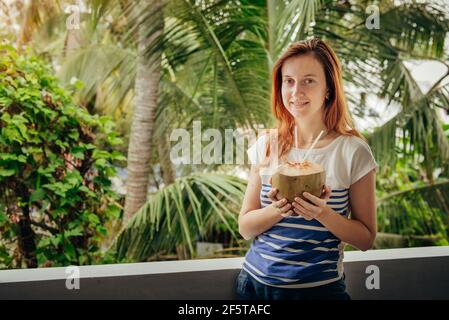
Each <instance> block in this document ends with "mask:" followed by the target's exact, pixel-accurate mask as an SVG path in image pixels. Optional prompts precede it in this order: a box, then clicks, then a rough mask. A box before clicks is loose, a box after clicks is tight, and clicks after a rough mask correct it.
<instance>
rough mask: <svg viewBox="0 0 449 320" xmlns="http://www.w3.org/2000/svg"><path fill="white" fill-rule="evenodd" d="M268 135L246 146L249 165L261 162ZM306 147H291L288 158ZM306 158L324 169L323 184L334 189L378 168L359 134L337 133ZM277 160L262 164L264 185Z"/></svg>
mask: <svg viewBox="0 0 449 320" xmlns="http://www.w3.org/2000/svg"><path fill="white" fill-rule="evenodd" d="M267 137H268V135H263V136H261V137H259V138H258V139H257V141H256V143H254V144H253V145H252V146H251V147H250V148H249V149H248V152H247V153H248V157H249V160H250V162H251V164H256V165H258V164H261V162H262V161H263V160H264V159H265V154H266V153H265V152H266V141H267ZM306 153H307V149H297V148H294V147H292V149H291V150H290V152H289V153H288V154H287V159H288V160H289V161H298V159H300V160H301V159H303V157H304V156H305V155H306ZM308 161H310V162H313V163H318V164H320V165H321V166H323V168H324V170H325V171H326V185H329V186H331V187H332V188H333V189H349V187H350V186H351V185H352V184H354V183H355V182H357V181H358V180H360V179H361V178H362V177H364V176H365V175H366V174H367V173H369V172H370V171H371V170H373V169H376V170H377V168H378V165H377V163H376V161H375V159H374V156H373V154H372V152H371V149H370V147H369V145H368V144H367V143H366V142H365V141H364V140H362V139H361V138H359V137H356V136H343V135H340V136H338V137H337V138H335V139H334V140H333V141H332V142H331V143H329V144H328V145H327V146H325V147H323V148H318V149H312V150H311V151H310V154H309V156H308ZM277 165H279V163H276V164H275V165H272V161H271V162H270V165H269V166H267V167H261V169H260V176H261V179H262V183H263V184H269V179H270V177H271V175H272V173H273V172H274V170H275V169H276V167H277Z"/></svg>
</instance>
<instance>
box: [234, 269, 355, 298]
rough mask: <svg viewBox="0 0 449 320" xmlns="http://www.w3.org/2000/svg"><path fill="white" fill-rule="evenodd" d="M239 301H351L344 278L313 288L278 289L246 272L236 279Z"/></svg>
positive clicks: (242, 272)
mask: <svg viewBox="0 0 449 320" xmlns="http://www.w3.org/2000/svg"><path fill="white" fill-rule="evenodd" d="M236 287H237V288H236V289H237V290H236V291H237V292H236V293H237V297H238V299H239V300H351V297H350V296H349V294H348V293H347V292H346V284H345V280H344V275H343V278H342V279H340V280H338V281H335V282H332V283H328V284H325V285H322V286H318V287H313V288H298V289H297V288H295V289H292V288H277V287H272V286H267V285H264V284H262V283H260V282H258V281H257V280H255V279H254V278H253V277H251V275H249V274H248V272H246V271H245V270H243V269H242V270H241V271H240V274H239V275H238V277H237V279H236Z"/></svg>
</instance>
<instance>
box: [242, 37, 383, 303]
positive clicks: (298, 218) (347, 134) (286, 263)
mask: <svg viewBox="0 0 449 320" xmlns="http://www.w3.org/2000/svg"><path fill="white" fill-rule="evenodd" d="M272 112H273V114H274V115H275V116H276V118H277V120H278V127H277V130H275V133H274V135H273V134H266V135H263V136H261V137H260V138H259V139H258V140H257V142H256V143H255V144H254V145H253V146H251V147H250V148H249V149H248V156H249V158H250V161H251V163H252V166H251V172H250V175H249V181H248V187H247V190H246V193H245V198H244V201H243V205H242V209H241V212H240V216H239V231H240V234H241V235H242V236H243V237H244V238H245V239H247V240H249V239H252V238H254V241H253V243H252V245H251V248H250V250H249V251H248V253H247V254H246V257H245V261H244V264H243V268H242V270H241V272H240V274H239V276H238V278H237V294H238V296H239V298H241V299H349V298H350V297H349V295H348V294H347V293H346V286H345V282H344V274H343V247H344V243H349V244H350V245H352V246H353V247H356V248H358V249H360V250H363V251H365V250H368V249H369V248H370V247H371V246H372V244H373V241H374V239H375V237H376V203H375V171H376V169H377V164H376V162H375V160H374V158H373V155H372V153H371V150H370V148H369V146H368V144H367V143H366V142H365V140H364V139H363V138H362V136H361V135H360V133H359V132H358V131H357V130H356V129H354V127H353V124H352V121H351V118H350V116H349V114H348V110H347V107H346V103H345V98H344V93H343V85H342V80H341V66H340V62H339V60H338V58H337V56H336V55H335V53H334V52H333V50H332V49H331V48H330V47H329V46H328V45H327V44H326V43H324V42H323V41H321V40H320V39H317V38H314V39H311V40H306V41H300V42H297V43H293V44H292V45H291V46H290V47H289V48H288V49H287V51H286V52H285V53H284V54H283V55H282V56H281V57H280V58H279V60H278V61H277V62H276V63H275V65H274V68H273V86H272ZM295 127H296V128H297V132H298V134H297V138H298V139H297V141H296V144H295V141H294V136H295V135H294V130H295ZM321 131H324V135H322V137H321V139H320V140H319V142H318V143H317V144H316V145H315V147H314V148H313V149H311V151H310V153H309V156H308V161H310V162H313V163H318V164H320V165H321V166H323V168H324V169H325V171H326V186H325V188H324V190H323V193H322V196H321V198H318V197H315V196H313V195H310V194H307V193H304V197H306V198H307V199H308V200H309V201H310V202H306V201H303V200H302V199H300V198H296V199H295V201H294V202H293V203H288V202H287V200H286V199H278V198H277V197H276V193H277V190H275V189H273V188H271V185H270V181H271V180H270V176H271V174H272V173H273V170H272V169H273V168H272V166H271V164H270V163H272V162H273V161H272V160H273V155H274V154H275V153H274V152H271V154H270V151H272V150H277V152H276V156H275V157H276V160H279V162H278V163H279V164H282V163H283V162H285V161H296V160H297V159H302V158H303V157H304V155H305V153H306V152H307V151H308V148H309V147H310V146H311V145H312V143H313V141H314V140H315V138H316V137H317V136H318V135H319V133H320V132H321ZM273 137H274V138H275V139H273ZM273 141H275V142H273ZM275 143H277V145H275ZM295 145H296V146H298V147H297V148H296V147H294V146H295ZM275 147H276V148H275ZM267 162H268V165H267Z"/></svg>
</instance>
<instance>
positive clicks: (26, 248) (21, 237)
mask: <svg viewBox="0 0 449 320" xmlns="http://www.w3.org/2000/svg"><path fill="white" fill-rule="evenodd" d="M19 188H20V191H21V195H22V201H23V203H24V205H22V206H21V209H22V215H21V216H20V220H19V223H18V224H19V232H18V241H19V250H20V255H21V256H22V257H23V259H25V263H26V265H27V267H28V268H37V257H36V243H35V238H36V234H35V233H34V231H33V229H32V228H31V217H30V207H29V206H28V203H29V199H30V194H29V191H28V189H27V187H26V186H20V187H19Z"/></svg>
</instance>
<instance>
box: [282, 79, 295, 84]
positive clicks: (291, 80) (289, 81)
mask: <svg viewBox="0 0 449 320" xmlns="http://www.w3.org/2000/svg"><path fill="white" fill-rule="evenodd" d="M284 82H285V83H288V84H292V83H293V79H285V80H284Z"/></svg>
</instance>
